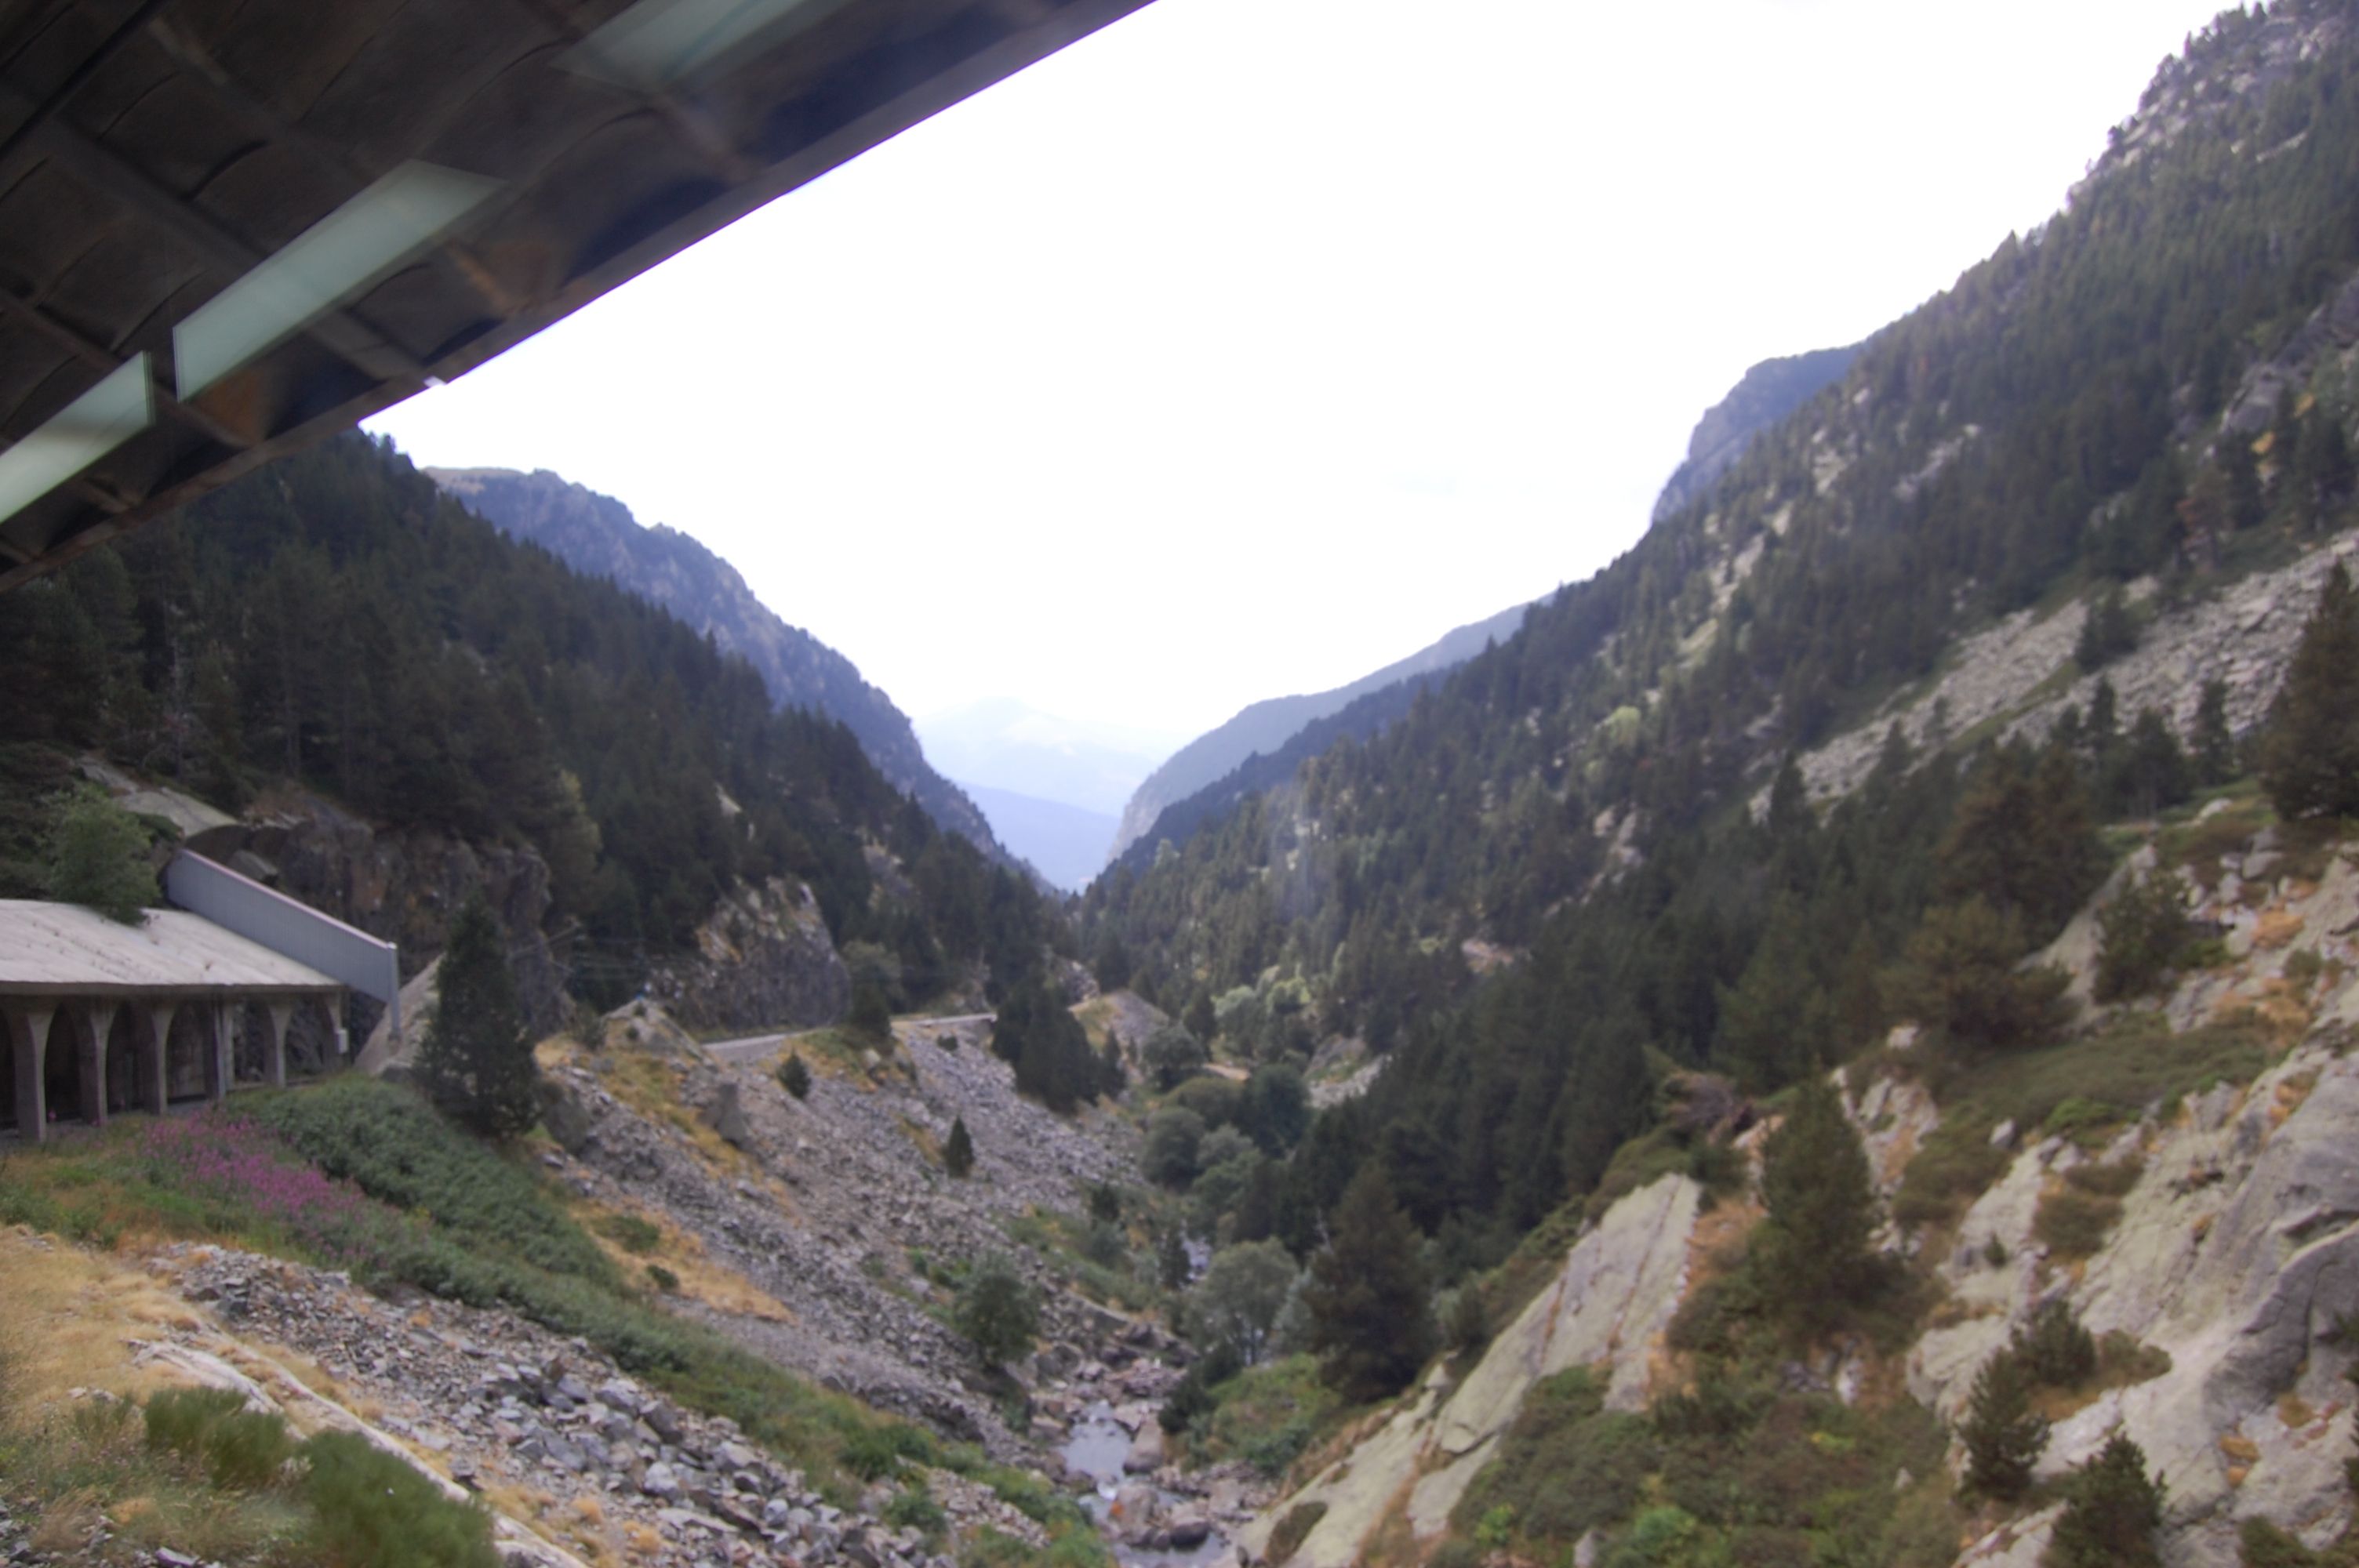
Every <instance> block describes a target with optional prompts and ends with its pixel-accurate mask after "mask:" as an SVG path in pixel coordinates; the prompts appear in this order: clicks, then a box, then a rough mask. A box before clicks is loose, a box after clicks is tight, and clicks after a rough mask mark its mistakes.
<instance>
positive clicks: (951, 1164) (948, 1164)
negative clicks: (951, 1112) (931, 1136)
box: [942, 1116, 974, 1178]
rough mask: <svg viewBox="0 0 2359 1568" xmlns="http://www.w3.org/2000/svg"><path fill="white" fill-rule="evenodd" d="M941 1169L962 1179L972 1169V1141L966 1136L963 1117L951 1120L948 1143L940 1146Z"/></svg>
mask: <svg viewBox="0 0 2359 1568" xmlns="http://www.w3.org/2000/svg"><path fill="white" fill-rule="evenodd" d="M942 1169H943V1170H945V1171H948V1172H949V1173H951V1175H953V1176H958V1177H962V1178H963V1177H964V1176H965V1175H966V1173H968V1172H969V1171H972V1170H973V1169H974V1140H973V1139H972V1138H970V1137H968V1136H967V1130H966V1118H965V1117H963V1116H959V1117H952V1118H951V1136H950V1141H949V1142H947V1143H944V1144H943V1145H942Z"/></svg>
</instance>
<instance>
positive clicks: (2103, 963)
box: [2096, 871, 2190, 1001]
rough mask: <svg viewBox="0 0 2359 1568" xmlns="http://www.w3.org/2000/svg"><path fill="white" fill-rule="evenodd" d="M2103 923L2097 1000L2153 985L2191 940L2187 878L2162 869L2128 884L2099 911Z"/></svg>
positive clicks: (2113, 998) (2134, 992)
mask: <svg viewBox="0 0 2359 1568" xmlns="http://www.w3.org/2000/svg"><path fill="white" fill-rule="evenodd" d="M2097 928H2098V930H2099V932H2100V933H2101V937H2100V941H2099V944H2098V947H2097V978H2096V997H2097V1000H2099V1001H2116V1000H2120V999H2121V998H2123V997H2125V996H2136V995H2138V994H2139V993H2140V992H2143V991H2147V990H2151V989H2154V987H2155V985H2156V984H2157V982H2158V981H2159V980H2161V979H2162V977H2163V975H2164V974H2165V973H2166V972H2167V971H2169V969H2170V968H2171V967H2172V966H2173V965H2175V964H2177V963H2178V962H2179V961H2180V951H2181V949H2183V948H2184V947H2185V946H2187V940H2188V936H2189V935H2190V933H2189V930H2188V924H2187V882H2186V880H2185V879H2184V878H2182V877H2180V875H2179V874H2178V873H2177V872H2175V871H2169V872H2163V871H2158V872H2156V873H2155V874H2154V875H2152V876H2150V877H2147V879H2146V880H2145V881H2141V882H2137V883H2135V884H2133V885H2132V886H2130V887H2126V888H2125V889H2123V890H2122V892H2121V894H2120V895H2119V896H2118V897H2116V898H2115V899H2114V902H2113V903H2109V904H2107V905H2106V906H2105V907H2104V909H2103V910H2101V911H2100V912H2099V913H2098V915H2097Z"/></svg>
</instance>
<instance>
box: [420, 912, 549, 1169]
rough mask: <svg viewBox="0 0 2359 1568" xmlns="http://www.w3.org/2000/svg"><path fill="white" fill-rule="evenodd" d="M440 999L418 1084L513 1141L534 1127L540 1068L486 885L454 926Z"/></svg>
mask: <svg viewBox="0 0 2359 1568" xmlns="http://www.w3.org/2000/svg"><path fill="white" fill-rule="evenodd" d="M435 996H436V999H437V1000H436V1003H435V1010H434V1018H433V1021H432V1022H430V1023H429V1024H428V1025H427V1026H426V1038H425V1040H424V1042H423V1043H422V1044H420V1045H419V1048H418V1081H419V1087H421V1088H423V1089H424V1090H425V1091H426V1095H427V1098H429V1099H431V1100H432V1101H433V1102H434V1103H435V1104H436V1105H437V1106H440V1108H442V1109H443V1111H444V1112H445V1113H447V1114H448V1115H450V1116H451V1117H452V1118H454V1119H457V1120H458V1121H460V1122H461V1123H462V1124H463V1125H465V1126H466V1127H468V1128H471V1129H473V1130H474V1131H475V1132H477V1133H479V1134H481V1135H483V1136H484V1137H488V1138H510V1137H514V1136H515V1135H516V1134H517V1133H519V1132H522V1131H523V1130H525V1129H527V1128H528V1127H530V1126H531V1125H532V1124H533V1119H534V1116H535V1109H534V1106H533V1086H534V1084H535V1082H536V1080H537V1079H538V1074H539V1069H538V1066H537V1065H535V1063H534V1061H533V1055H532V1041H531V1039H530V1037H529V1036H527V1034H526V1033H525V1025H524V1010H523V1008H522V1007H520V1006H519V1005H518V1004H517V1001H516V977H515V975H514V974H513V973H511V972H510V971H509V969H508V959H507V950H506V942H505V940H504V939H503V937H502V936H501V935H500V927H499V922H498V921H497V920H495V918H494V917H493V915H492V906H491V905H490V904H489V903H486V902H484V893H483V890H482V889H481V888H477V889H475V890H474V891H473V892H470V893H469V894H468V895H467V902H466V903H464V904H462V905H461V906H460V909H459V916H458V918H457V919H456V920H454V921H453V922H451V941H450V945H449V946H446V947H444V948H443V950H442V960H441V968H440V971H439V972H438V974H437V976H436V981H435Z"/></svg>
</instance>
